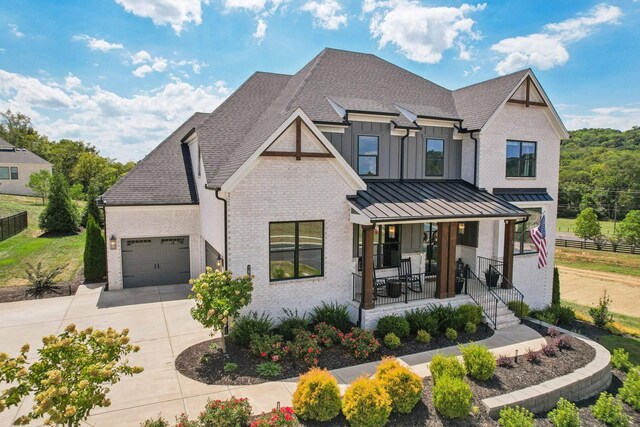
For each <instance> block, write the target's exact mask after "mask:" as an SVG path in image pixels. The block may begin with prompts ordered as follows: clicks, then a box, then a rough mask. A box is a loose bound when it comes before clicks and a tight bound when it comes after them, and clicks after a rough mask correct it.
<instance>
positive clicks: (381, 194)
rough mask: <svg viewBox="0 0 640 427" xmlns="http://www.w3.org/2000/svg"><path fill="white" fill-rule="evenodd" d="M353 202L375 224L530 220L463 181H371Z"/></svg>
mask: <svg viewBox="0 0 640 427" xmlns="http://www.w3.org/2000/svg"><path fill="white" fill-rule="evenodd" d="M347 199H348V200H349V203H351V205H352V206H353V207H354V208H356V209H357V210H359V211H361V212H362V213H363V214H364V215H366V216H367V217H368V218H369V219H370V220H371V221H372V222H391V221H398V222H402V221H416V220H444V219H457V218H459V219H461V220H463V219H464V220H469V219H473V218H514V217H527V216H528V214H527V212H526V211H524V210H522V209H520V208H518V207H516V206H514V205H512V204H510V203H508V202H506V201H505V200H503V199H501V198H500V197H497V196H495V195H493V194H491V193H488V192H487V191H484V190H479V189H477V188H476V187H474V186H473V185H471V184H469V183H467V182H465V181H461V180H454V181H426V180H410V181H367V189H366V190H365V191H358V193H357V195H355V196H348V197H347Z"/></svg>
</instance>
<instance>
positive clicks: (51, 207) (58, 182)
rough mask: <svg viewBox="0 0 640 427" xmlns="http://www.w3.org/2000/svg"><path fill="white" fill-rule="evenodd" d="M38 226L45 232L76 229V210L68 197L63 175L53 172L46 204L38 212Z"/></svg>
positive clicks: (67, 187) (63, 231) (72, 230)
mask: <svg viewBox="0 0 640 427" xmlns="http://www.w3.org/2000/svg"><path fill="white" fill-rule="evenodd" d="M40 228H41V229H42V230H44V231H46V232H53V233H74V232H76V231H77V229H78V212H77V210H76V205H75V204H74V203H73V201H72V200H71V197H69V185H68V184H67V180H66V179H65V177H64V176H62V175H61V174H59V173H54V174H53V178H52V179H51V189H50V191H49V200H48V202H47V206H46V207H45V208H44V210H43V211H42V213H41V214H40Z"/></svg>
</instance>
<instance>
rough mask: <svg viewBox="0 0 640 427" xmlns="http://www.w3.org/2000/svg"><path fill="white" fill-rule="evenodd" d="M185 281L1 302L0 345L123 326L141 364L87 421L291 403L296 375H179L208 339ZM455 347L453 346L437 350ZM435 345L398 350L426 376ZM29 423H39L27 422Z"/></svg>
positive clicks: (533, 336)
mask: <svg viewBox="0 0 640 427" xmlns="http://www.w3.org/2000/svg"><path fill="white" fill-rule="evenodd" d="M188 293H189V287H188V286H187V285H176V286H161V287H147V288H140V289H131V290H126V291H118V292H102V287H101V286H98V285H94V286H81V287H80V289H78V293H77V294H76V295H74V296H70V297H60V298H51V299H45V300H37V301H20V302H13V303H5V304H0V351H3V352H7V353H9V354H11V355H16V354H17V353H18V350H19V349H20V347H21V346H22V345H23V344H24V343H29V344H31V348H32V350H31V353H30V356H34V355H35V350H36V349H37V348H39V347H40V344H41V341H40V340H41V338H42V337H43V336H45V335H49V334H57V333H60V332H61V331H62V330H63V329H64V328H65V327H66V326H67V325H68V324H70V323H75V324H76V325H77V326H78V327H80V328H85V327H88V326H94V327H97V328H106V327H108V326H111V327H114V328H116V329H123V328H129V330H130V336H131V340H132V342H133V343H135V344H139V345H140V352H138V353H136V354H134V355H132V356H131V357H130V359H131V362H132V363H133V364H136V365H140V366H143V367H144V368H145V371H144V372H143V373H142V374H139V375H136V376H135V377H126V378H123V380H122V381H121V382H120V383H118V384H116V385H115V386H113V387H112V391H111V393H110V394H109V397H110V398H111V400H112V405H111V406H110V407H108V408H98V409H96V410H95V411H94V412H93V415H92V416H91V417H90V418H89V420H88V424H89V425H92V426H114V425H117V426H138V425H139V424H140V422H141V421H143V420H145V419H146V418H149V417H153V416H157V415H158V414H160V413H161V414H162V415H163V416H164V417H165V418H167V419H168V420H169V421H173V419H174V417H175V416H176V415H179V414H181V413H183V412H187V413H190V414H194V415H195V414H198V413H199V412H200V411H201V410H202V408H203V407H204V405H205V403H206V401H207V399H208V398H211V399H225V398H228V397H231V396H232V395H233V396H236V397H246V398H248V399H249V400H250V402H251V405H252V407H253V409H254V412H255V413H260V412H265V411H269V410H270V409H271V408H273V407H274V406H275V405H276V402H278V401H279V402H280V403H281V404H282V405H290V404H291V395H292V393H293V392H294V391H295V387H296V379H295V378H293V379H289V380H284V381H275V382H269V383H263V384H258V385H251V386H221V385H206V384H202V383H199V382H197V381H193V380H191V379H189V378H186V377H184V376H183V375H181V374H179V373H178V372H177V371H176V370H175V368H174V361H175V358H176V357H177V356H178V355H179V354H180V353H181V352H182V351H183V350H184V349H186V348H188V347H190V346H191V345H193V344H196V343H198V342H201V341H204V340H207V339H209V338H210V336H209V331H208V330H205V329H203V328H202V326H200V324H199V323H197V322H196V321H194V320H193V319H192V318H191V316H190V313H189V309H190V308H191V307H192V305H193V301H191V300H188V299H186V295H188ZM543 341H544V340H543V338H541V336H540V335H539V334H538V333H537V332H535V331H533V330H532V329H530V328H527V327H525V326H522V325H519V326H515V327H512V328H507V329H503V330H499V331H496V333H495V334H494V335H493V336H492V337H491V338H489V339H487V340H484V341H483V342H482V343H483V344H485V345H487V346H488V347H489V348H491V349H492V351H494V352H495V353H496V354H506V355H513V354H514V353H515V351H516V350H518V351H519V352H520V354H522V353H523V352H524V351H525V350H526V349H527V348H528V347H531V348H539V347H540V344H541V343H542V342H543ZM440 352H442V353H452V354H459V351H458V348H457V347H450V348H447V349H443V350H440ZM434 353H435V352H425V353H420V354H414V355H409V356H404V357H401V358H400V359H401V360H402V361H403V363H406V364H407V365H409V366H410V367H411V369H412V370H414V371H415V372H416V373H418V374H419V375H421V376H427V375H430V374H429V371H428V367H427V365H426V363H427V362H429V361H430V360H431V357H432V356H433V354H434ZM376 366H377V362H373V363H367V364H364V365H358V366H353V367H349V368H342V369H336V370H334V371H332V373H333V374H334V375H335V376H336V378H338V381H339V382H340V387H341V389H343V390H344V389H345V388H346V386H347V384H349V383H350V382H351V381H353V380H354V379H355V378H357V377H359V376H361V375H372V374H373V373H374V372H375V368H376ZM30 408H31V401H25V402H24V403H23V404H22V406H20V407H17V408H16V407H14V408H11V409H9V410H5V411H4V412H0V425H2V426H4V425H7V426H8V425H11V424H12V422H13V420H14V419H15V418H16V417H18V416H21V415H24V414H26V413H28V412H29V410H30ZM30 425H37V424H36V423H32V424H30Z"/></svg>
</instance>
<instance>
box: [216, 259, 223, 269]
mask: <svg viewBox="0 0 640 427" xmlns="http://www.w3.org/2000/svg"><path fill="white" fill-rule="evenodd" d="M221 267H222V256H221V255H218V259H217V260H216V270H218V271H221V270H220V268H221Z"/></svg>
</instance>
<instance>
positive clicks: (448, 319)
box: [429, 304, 466, 332]
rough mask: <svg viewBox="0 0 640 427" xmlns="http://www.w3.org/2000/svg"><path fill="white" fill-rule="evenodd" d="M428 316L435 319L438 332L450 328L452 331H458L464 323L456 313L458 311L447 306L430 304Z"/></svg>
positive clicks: (449, 305)
mask: <svg viewBox="0 0 640 427" xmlns="http://www.w3.org/2000/svg"><path fill="white" fill-rule="evenodd" d="M429 313H430V315H431V316H432V317H433V318H435V319H436V323H437V325H438V331H440V332H445V331H446V330H447V329H449V328H451V329H453V330H456V331H457V330H458V329H460V328H462V327H463V326H464V324H465V323H466V322H464V321H463V320H464V319H463V317H462V315H461V313H460V311H458V309H456V308H454V307H452V306H451V304H448V305H435V304H431V305H430V306H429Z"/></svg>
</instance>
